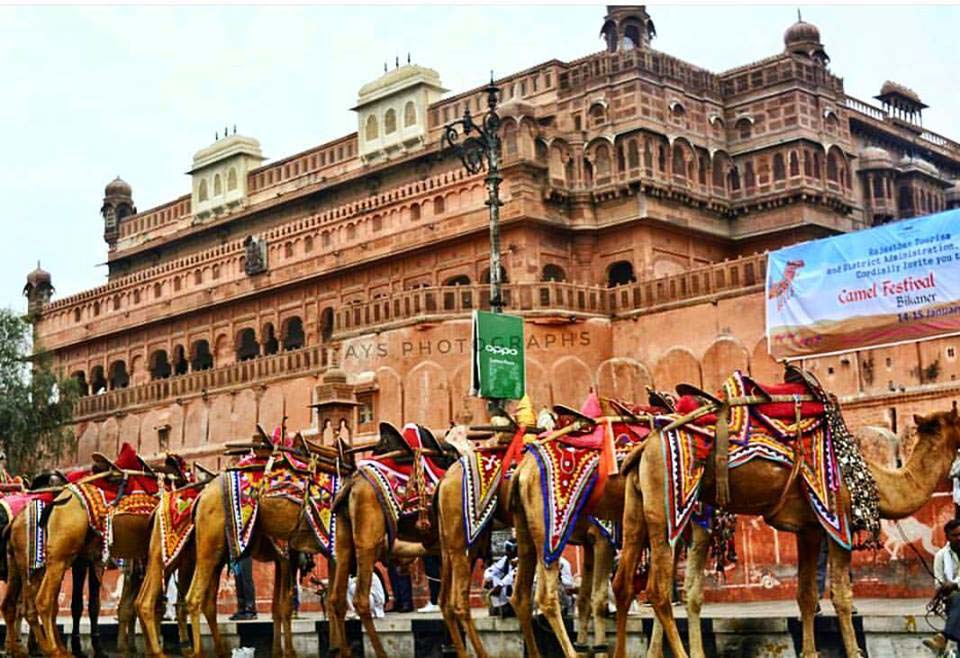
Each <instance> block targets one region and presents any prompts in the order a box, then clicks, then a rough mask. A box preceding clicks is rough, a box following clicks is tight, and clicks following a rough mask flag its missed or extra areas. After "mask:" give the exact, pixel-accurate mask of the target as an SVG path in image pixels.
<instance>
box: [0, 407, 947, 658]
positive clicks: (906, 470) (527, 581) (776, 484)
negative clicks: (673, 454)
mask: <svg viewBox="0 0 960 658" xmlns="http://www.w3.org/2000/svg"><path fill="white" fill-rule="evenodd" d="M915 422H916V426H917V436H918V441H917V444H916V446H915V448H914V450H913V452H912V454H911V456H910V458H909V460H908V461H907V462H906V463H905V464H904V465H903V466H902V467H901V468H899V469H890V468H888V467H886V466H884V465H880V464H874V463H869V462H868V466H869V470H870V472H871V474H872V475H873V478H874V480H875V481H876V484H877V488H878V491H879V496H880V501H879V503H880V513H881V517H882V518H886V519H898V518H903V517H906V516H909V515H911V514H913V513H914V512H916V511H917V510H918V509H919V508H920V507H921V506H922V505H923V504H924V503H926V502H927V501H928V500H929V499H930V496H931V494H932V492H933V491H934V490H935V489H936V487H937V486H938V484H939V483H940V482H941V481H942V479H943V478H944V477H945V476H946V474H947V472H948V470H949V467H950V464H951V463H952V461H953V458H954V456H955V455H956V453H957V450H958V448H960V418H958V415H957V412H956V409H954V410H952V411H949V412H938V413H934V414H931V415H929V416H925V417H915ZM451 432H452V433H451V434H449V435H448V436H447V437H446V439H447V441H439V442H437V445H438V447H439V449H440V451H441V453H443V454H440V455H439V456H438V459H442V460H444V465H445V466H448V468H447V470H446V472H445V475H444V476H443V478H442V479H441V480H440V482H439V485H438V487H437V493H436V496H435V503H434V505H433V509H432V513H431V520H432V522H431V523H426V524H424V523H417V522H416V519H413V518H409V519H407V518H402V519H401V521H400V523H399V524H398V526H397V528H396V541H394V542H392V543H391V544H389V545H388V527H387V520H386V517H385V515H384V513H383V509H382V507H381V501H380V500H379V498H378V493H377V491H376V490H375V489H374V487H373V486H372V485H371V483H370V482H369V481H368V480H367V479H365V478H363V477H361V476H360V475H359V474H358V473H357V472H355V471H354V472H352V473H351V468H352V466H353V463H352V458H349V457H345V454H346V451H344V450H343V449H342V448H341V449H339V450H336V451H334V454H335V455H337V457H336V459H337V460H338V464H337V468H338V469H342V473H344V474H345V477H344V481H343V484H342V486H341V489H340V492H339V494H338V496H337V500H336V503H335V506H334V514H335V516H336V529H337V530H336V532H337V535H336V543H335V553H334V555H333V556H328V557H329V558H331V567H332V582H331V586H330V594H329V610H330V616H331V630H330V638H331V650H332V651H333V652H334V653H335V654H336V655H338V656H340V657H341V658H343V657H346V656H349V655H350V652H351V650H350V645H349V642H348V640H347V636H346V632H345V624H344V619H345V615H346V610H347V605H346V595H347V581H348V578H349V576H350V574H351V573H356V574H357V587H356V595H355V598H354V601H353V603H354V607H355V610H356V612H357V614H358V616H359V617H360V620H361V622H362V624H363V626H364V629H365V631H366V634H367V636H368V637H369V639H370V642H371V644H372V646H373V649H374V651H375V653H376V655H377V656H378V658H385V656H386V655H387V654H386V651H385V650H384V647H383V645H382V643H381V641H380V640H379V638H378V635H377V632H376V627H375V625H374V622H373V617H372V611H371V609H370V606H369V590H370V584H371V578H372V572H373V567H374V564H375V562H377V561H387V560H390V559H395V560H405V559H411V558H414V557H419V556H422V555H424V554H427V553H433V554H437V553H439V554H440V555H441V559H442V567H441V581H442V586H441V600H440V604H441V608H442V610H443V616H444V620H445V622H446V624H447V626H448V628H449V630H450V635H451V638H452V642H453V644H454V647H455V649H456V651H457V653H458V655H460V656H467V655H468V653H467V648H466V642H469V643H470V644H471V645H472V646H473V649H474V652H475V653H476V655H477V656H478V657H479V658H486V656H488V653H487V651H486V649H485V648H484V646H483V643H482V641H481V639H480V636H479V634H478V632H477V630H476V628H475V626H474V624H473V622H472V619H471V616H470V606H469V587H470V580H471V572H472V569H473V566H474V564H475V562H476V561H477V559H478V557H479V555H480V554H482V552H483V549H484V547H485V544H486V542H488V541H489V533H490V532H491V531H492V529H493V527H494V526H496V527H514V528H515V529H516V535H517V546H518V566H517V574H516V577H515V585H514V594H513V597H512V604H513V607H514V609H515V611H516V613H517V616H518V618H519V621H520V626H521V628H522V630H523V633H524V636H525V641H526V647H527V653H528V655H530V656H539V652H538V650H537V645H536V641H535V639H534V635H533V620H532V614H533V606H532V603H533V598H534V592H533V584H534V575H535V573H536V574H538V577H537V579H536V584H537V588H536V592H535V599H536V603H537V607H538V608H539V610H540V612H541V613H542V614H544V615H545V617H546V618H547V620H548V621H549V623H550V625H551V627H552V628H553V630H554V632H555V634H556V637H557V638H558V640H559V642H560V644H561V647H562V649H563V653H564V655H565V656H567V657H568V658H573V657H574V656H576V655H578V648H579V649H583V648H584V647H585V646H588V645H589V644H590V642H589V636H588V634H587V629H588V626H589V623H588V620H589V618H590V617H592V620H593V641H592V647H590V648H591V649H592V650H593V651H594V652H595V653H599V652H604V651H606V638H605V635H606V621H605V616H606V594H607V587H606V583H607V579H608V578H609V574H610V571H611V566H612V562H613V549H612V547H611V546H610V545H609V544H608V543H607V542H606V540H604V539H603V538H602V536H601V535H600V534H599V533H598V532H597V530H596V527H595V526H593V525H592V524H588V523H587V522H586V521H585V520H581V521H579V522H578V524H577V526H576V527H575V529H574V533H573V536H572V541H573V543H578V544H581V545H582V546H584V548H585V556H586V559H585V562H584V565H585V568H586V573H585V576H584V578H583V585H582V587H581V593H580V597H579V605H578V613H579V617H580V627H579V636H578V638H577V645H576V646H575V645H574V643H573V642H571V640H570V638H569V637H568V636H567V633H566V629H565V627H564V624H563V620H562V618H561V613H560V606H559V593H558V591H557V587H558V578H557V569H558V566H557V564H556V563H552V564H546V563H545V560H544V558H543V555H544V551H543V545H544V542H545V541H546V532H547V531H546V529H545V527H544V515H543V505H544V498H543V495H542V489H541V481H540V478H541V472H540V469H539V468H538V466H537V464H536V463H535V461H534V459H533V458H532V457H531V455H530V454H529V453H528V454H526V455H524V456H523V457H522V458H521V459H520V462H519V465H518V466H517V469H516V471H515V473H514V475H513V477H512V478H511V479H509V480H506V479H505V480H504V481H503V482H502V483H501V485H500V491H499V496H498V500H497V507H496V511H495V515H494V519H495V521H494V523H492V524H490V526H488V528H487V530H486V531H485V533H486V534H485V535H484V536H481V538H480V540H478V541H477V542H475V543H474V545H473V546H468V545H467V543H466V538H465V533H464V532H463V527H464V526H463V504H462V503H463V486H462V484H463V477H464V474H463V466H462V463H461V462H460V461H457V459H456V456H455V454H456V453H455V452H453V451H449V452H448V450H447V448H448V447H449V445H453V444H460V445H462V444H464V441H463V440H462V439H463V435H464V434H465V433H466V429H465V428H455V429H454V430H452V431H451ZM458 436H459V438H460V439H461V440H460V441H457V438H458ZM663 441H664V438H663V436H662V435H661V434H660V432H658V431H653V432H652V433H651V434H650V435H649V436H648V437H647V438H646V440H645V441H644V442H643V443H642V444H641V445H640V446H638V447H637V448H635V449H634V450H633V452H632V453H631V454H630V455H629V456H628V457H627V459H626V460H625V461H624V462H623V464H622V467H621V468H620V472H619V474H618V475H613V476H611V477H610V478H609V479H608V481H607V484H606V487H605V488H604V490H603V492H602V495H601V496H600V497H599V499H597V500H596V501H595V504H594V505H593V508H592V509H591V514H592V515H593V516H595V517H597V518H600V519H607V520H612V521H619V522H622V537H623V547H622V552H621V555H620V560H619V567H618V570H617V573H616V576H615V578H614V591H615V593H616V599H617V609H618V612H617V619H616V630H617V641H616V644H615V648H614V649H613V652H612V654H613V655H614V656H616V658H625V656H626V623H627V611H628V609H629V607H630V603H631V602H632V600H633V598H634V595H635V592H634V591H633V587H634V578H633V575H634V573H635V572H636V569H637V566H638V562H639V559H640V554H641V551H642V550H643V549H644V548H646V547H648V548H649V550H650V565H649V569H650V570H649V574H648V585H647V597H648V600H649V601H650V602H651V604H652V606H653V610H654V612H655V614H656V618H657V621H658V625H659V626H661V627H662V629H663V633H664V635H665V638H666V641H667V643H668V644H669V646H670V649H671V651H672V653H673V655H674V656H677V657H683V656H687V655H688V654H687V652H686V649H685V648H684V646H683V642H682V639H681V637H680V635H679V633H678V631H677V626H676V623H675V621H674V618H673V613H672V607H671V603H670V594H671V586H672V582H673V570H674V554H673V548H672V547H671V546H670V544H669V543H668V541H667V528H666V517H665V514H666V504H665V500H664V497H665V486H664V473H665V464H664V446H663V445H662V443H663ZM465 449H466V450H469V448H465ZM790 473H791V469H790V468H789V467H786V466H784V465H782V464H779V463H775V462H771V461H765V460H760V459H756V460H753V461H750V462H748V463H746V464H744V465H742V466H739V467H738V468H736V469H733V470H731V471H730V474H729V502H728V503H727V505H726V509H727V510H728V511H730V512H733V513H738V514H751V515H762V516H764V517H765V520H766V522H767V523H768V524H770V525H771V526H773V527H775V528H777V529H779V530H783V531H788V532H792V533H795V534H796V537H797V553H798V556H799V569H798V594H797V601H798V604H799V607H800V612H801V615H802V629H803V644H802V656H803V658H813V657H814V656H816V655H817V653H816V647H815V644H814V634H813V619H814V610H815V607H816V603H817V593H816V592H817V589H816V565H817V557H818V554H819V551H820V546H821V542H822V541H824V533H823V531H822V530H821V528H820V525H819V522H818V520H817V518H816V516H815V515H814V513H813V511H812V510H811V508H810V505H809V502H808V500H807V497H806V496H805V495H804V492H803V490H802V488H801V486H802V485H801V484H800V482H799V481H797V480H794V479H792V478H791V477H790ZM223 478H224V475H222V474H221V475H218V476H216V477H214V478H213V479H211V480H209V482H207V483H205V484H203V485H201V484H198V485H196V486H203V489H202V491H201V492H200V494H199V496H198V498H197V502H196V506H195V509H194V519H195V530H194V536H193V541H192V543H191V545H190V546H188V548H187V549H185V550H184V551H183V552H182V553H181V554H180V556H179V557H178V559H177V561H176V562H175V563H174V564H172V565H170V567H169V568H167V569H165V568H164V566H163V561H162V557H161V546H160V534H159V533H160V528H159V523H158V522H156V521H155V517H146V516H133V515H130V516H124V517H118V518H117V519H116V521H115V523H114V526H113V544H112V554H113V556H114V557H122V558H125V559H131V560H142V561H143V562H144V563H145V564H146V565H147V566H146V575H145V577H144V580H143V582H142V584H139V587H138V588H137V587H136V586H134V587H131V588H130V593H129V595H125V599H126V600H125V601H121V612H120V620H121V622H122V623H121V644H122V645H123V643H124V642H126V641H127V640H125V638H124V634H123V633H124V629H125V628H129V627H130V624H131V622H132V619H133V613H134V610H135V612H136V615H137V616H139V618H140V620H141V623H142V627H143V632H144V638H145V644H146V653H147V655H149V656H163V655H164V653H163V648H162V646H161V642H160V638H159V632H158V613H157V602H158V600H159V597H160V594H161V592H162V591H163V589H164V583H165V580H166V579H167V578H169V577H171V575H172V573H173V571H176V570H179V572H180V574H179V575H180V581H181V583H186V582H189V583H190V585H189V588H184V589H185V594H184V603H185V608H186V611H187V614H188V615H189V618H190V622H191V632H190V637H189V640H190V646H192V647H193V648H194V650H193V654H192V655H194V656H202V655H204V651H203V645H202V643H201V638H200V615H201V613H202V614H203V615H204V616H205V617H206V619H207V623H208V625H209V627H210V630H211V636H212V642H213V645H214V651H215V653H216V655H217V656H226V655H228V653H227V649H226V645H225V643H224V641H223V638H222V636H221V634H220V632H219V629H218V627H217V622H216V601H217V591H218V586H219V582H220V575H221V572H222V570H223V567H224V565H225V564H226V562H227V558H228V545H227V540H226V534H225V529H226V527H227V518H226V511H225V509H226V507H225V500H224V497H225V493H224V491H225V489H224V487H223V486H222V484H223ZM715 490H716V486H715V481H714V478H713V475H712V473H711V471H710V469H709V468H708V470H707V473H706V474H705V477H704V482H703V487H702V493H701V500H702V501H703V502H705V503H707V504H713V503H715V498H716V491H715ZM841 493H842V496H843V498H844V499H848V498H849V495H848V492H846V491H845V490H843V491H842V492H841ZM56 502H57V504H55V505H53V506H52V509H51V511H50V513H49V517H48V518H47V520H46V536H47V545H46V568H45V570H44V571H43V572H42V577H40V574H33V575H31V574H30V572H29V571H28V570H27V568H26V561H27V558H26V556H27V526H26V523H25V522H24V520H23V516H24V515H22V514H21V515H20V516H18V517H17V518H16V519H15V520H14V521H13V523H12V527H11V534H10V541H9V545H8V555H9V563H10V583H9V584H8V589H7V596H6V598H5V600H4V603H3V613H4V617H5V621H6V623H7V627H8V628H14V627H19V625H18V624H19V618H18V615H19V614H25V615H26V617H27V619H28V621H29V622H30V626H31V629H32V630H33V631H34V633H35V634H36V636H37V639H38V642H39V644H40V646H41V649H42V650H43V651H44V653H45V654H46V655H48V656H55V657H57V658H67V657H68V656H71V655H72V654H71V653H69V652H68V651H67V649H66V647H65V646H64V644H63V641H62V639H61V638H60V637H59V635H58V633H57V630H56V613H57V608H58V594H59V590H60V585H61V581H62V579H63V575H64V573H65V571H66V569H67V568H69V567H70V565H71V564H72V563H73V561H74V560H75V559H76V558H77V557H78V556H84V555H85V556H88V557H91V558H94V557H96V556H98V555H99V550H100V540H99V538H98V537H96V536H95V535H94V534H93V533H91V531H90V529H89V527H88V523H87V516H86V512H85V510H84V508H83V506H82V505H81V503H80V501H79V500H78V499H77V498H76V497H75V496H72V495H70V494H69V493H64V494H62V495H61V497H60V498H58V500H57V501H56ZM259 505H260V510H259V514H258V516H257V522H256V525H255V527H254V533H253V538H252V540H251V551H252V554H253V556H254V557H255V558H256V559H258V560H262V561H269V562H273V563H274V564H275V574H276V575H275V580H274V592H273V608H272V613H273V616H274V621H275V623H274V636H273V654H272V655H274V656H285V657H290V656H294V655H295V651H294V649H293V636H292V629H291V617H292V597H291V594H292V592H291V587H290V585H291V575H290V574H291V571H290V569H291V566H290V564H289V560H288V559H287V558H286V557H285V553H284V552H283V551H282V550H279V549H278V546H282V545H287V546H289V548H290V549H292V550H296V551H300V552H306V553H316V552H320V546H319V544H318V543H317V541H316V540H315V539H314V537H313V535H312V534H311V533H310V532H309V531H308V530H307V529H306V527H305V524H304V519H303V515H302V513H301V511H302V510H301V506H300V505H299V504H297V503H296V502H294V501H291V500H289V499H288V498H282V497H271V496H269V492H267V493H266V494H264V495H261V497H260V499H259ZM145 537H150V541H144V538H145ZM708 543H709V542H708V537H707V535H706V533H705V531H703V530H702V529H700V528H699V527H698V526H695V527H694V541H693V543H692V545H691V547H690V550H689V552H688V568H687V582H686V586H687V591H688V597H687V599H688V611H689V615H690V623H689V628H690V638H689V641H690V648H691V652H692V655H693V656H695V657H700V656H703V655H704V654H703V644H702V640H701V637H700V625H699V613H700V603H701V601H702V595H701V591H700V590H701V587H702V578H701V575H702V570H703V565H704V563H705V561H706V552H707V548H708ZM828 543H829V545H830V547H829V561H830V573H831V592H832V599H833V603H834V606H835V608H836V611H837V614H838V617H839V623H840V630H841V634H842V637H843V643H844V648H845V651H846V655H847V656H849V657H851V658H852V657H853V656H857V655H859V650H858V647H857V643H856V638H855V633H854V629H853V624H852V614H851V608H852V594H851V583H850V580H849V569H848V567H849V563H850V552H849V551H847V550H844V549H843V548H842V547H840V546H839V545H838V544H836V543H835V542H833V541H829V542H828ZM134 594H136V601H135V604H132V601H133V596H134ZM660 650H661V645H660V642H659V639H658V638H657V637H655V638H653V640H652V641H651V645H650V651H649V653H648V656H656V655H658V653H659V651H660ZM7 651H8V655H22V649H20V647H19V637H18V636H17V634H16V633H8V634H7Z"/></svg>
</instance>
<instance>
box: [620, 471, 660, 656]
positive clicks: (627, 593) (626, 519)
mask: <svg viewBox="0 0 960 658" xmlns="http://www.w3.org/2000/svg"><path fill="white" fill-rule="evenodd" d="M627 477H628V479H627V483H626V495H625V497H624V504H623V508H624V512H623V529H622V532H623V549H622V550H621V551H620V562H619V564H618V565H617V574H616V576H614V578H613V593H614V595H615V596H616V597H617V645H616V649H615V651H614V656H615V658H627V615H628V614H629V612H630V605H631V604H632V603H633V599H634V594H635V593H634V591H633V577H634V574H636V573H637V567H638V566H639V564H640V552H641V551H642V550H643V547H644V545H645V544H646V542H647V525H646V519H645V518H644V516H643V495H642V493H641V491H640V487H639V484H638V482H637V476H636V473H631V474H630V475H629V476H627ZM662 639H663V633H662V629H661V627H660V625H659V622H656V621H655V622H654V626H653V633H652V634H651V636H650V647H649V649H648V651H647V658H660V657H661V656H662V655H663V651H662V648H661V649H660V650H659V652H655V651H654V643H655V642H656V643H657V645H658V646H662Z"/></svg>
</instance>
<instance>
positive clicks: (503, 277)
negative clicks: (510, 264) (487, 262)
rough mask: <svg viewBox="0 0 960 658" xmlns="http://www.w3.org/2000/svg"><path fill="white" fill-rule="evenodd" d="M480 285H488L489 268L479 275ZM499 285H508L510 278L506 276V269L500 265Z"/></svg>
mask: <svg viewBox="0 0 960 658" xmlns="http://www.w3.org/2000/svg"><path fill="white" fill-rule="evenodd" d="M480 283H490V268H489V267H487V268H485V269H484V270H483V272H481V273H480ZM500 283H510V277H508V276H507V268H505V267H504V266H503V264H502V263H501V264H500Z"/></svg>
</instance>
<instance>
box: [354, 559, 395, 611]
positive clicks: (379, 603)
mask: <svg viewBox="0 0 960 658" xmlns="http://www.w3.org/2000/svg"><path fill="white" fill-rule="evenodd" d="M382 578H383V577H382V576H381V575H380V571H379V570H378V569H374V570H373V578H371V579H370V614H371V615H373V618H374V619H382V618H383V616H384V611H383V607H384V605H386V602H387V593H386V590H385V589H384V587H383V580H382ZM356 592H357V577H356V576H350V578H349V579H348V580H347V610H349V611H350V612H351V613H352V614H354V615H355V614H357V611H356V610H354V608H353V597H354V596H355V595H356Z"/></svg>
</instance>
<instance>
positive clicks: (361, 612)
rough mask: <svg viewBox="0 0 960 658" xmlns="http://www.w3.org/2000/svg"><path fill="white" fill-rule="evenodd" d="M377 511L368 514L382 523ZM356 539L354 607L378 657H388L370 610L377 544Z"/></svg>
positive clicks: (381, 516) (381, 517)
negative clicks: (371, 584)
mask: <svg viewBox="0 0 960 658" xmlns="http://www.w3.org/2000/svg"><path fill="white" fill-rule="evenodd" d="M376 512H377V513H376V514H369V515H368V516H375V517H377V520H379V521H380V524H381V525H382V523H383V515H382V514H380V511H379V510H376ZM354 518H356V517H354ZM361 527H362V526H361ZM370 537H371V536H370V535H366V537H365V538H370ZM354 541H355V542H356V543H357V591H356V594H355V595H354V597H353V609H354V610H356V611H357V616H359V617H360V621H361V623H363V630H364V631H365V632H366V634H367V637H368V638H370V644H371V645H372V646H373V651H374V653H375V654H376V655H377V658H387V652H386V651H385V650H384V648H383V644H382V643H381V642H380V637H379V636H378V635H377V628H376V626H374V623H373V613H372V611H371V610H370V581H371V578H372V577H373V565H374V563H375V562H376V561H377V548H376V544H373V545H372V546H371V545H369V544H372V543H373V542H372V541H371V542H369V543H368V544H367V545H363V544H362V543H361V542H360V541H358V537H357V535H356V534H355V535H354ZM378 543H379V542H378Z"/></svg>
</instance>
